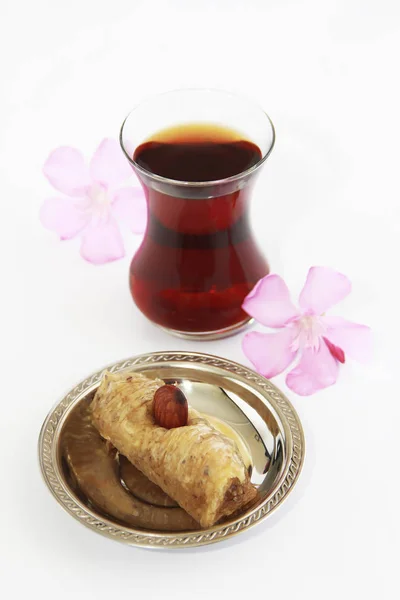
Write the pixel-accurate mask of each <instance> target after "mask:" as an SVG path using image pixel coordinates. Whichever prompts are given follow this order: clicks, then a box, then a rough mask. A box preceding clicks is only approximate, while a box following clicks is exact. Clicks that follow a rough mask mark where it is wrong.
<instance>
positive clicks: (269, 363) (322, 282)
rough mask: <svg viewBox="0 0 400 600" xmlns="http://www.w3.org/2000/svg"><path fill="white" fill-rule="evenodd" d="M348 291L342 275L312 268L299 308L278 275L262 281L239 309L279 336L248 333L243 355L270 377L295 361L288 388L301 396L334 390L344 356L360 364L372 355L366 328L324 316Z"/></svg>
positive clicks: (327, 269)
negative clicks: (328, 388) (327, 388)
mask: <svg viewBox="0 0 400 600" xmlns="http://www.w3.org/2000/svg"><path fill="white" fill-rule="evenodd" d="M350 291H351V283H350V281H349V280H348V279H347V277H346V276H345V275H342V274H341V273H337V272H336V271H334V270H333V269H330V268H327V267H311V269H310V270H309V272H308V275H307V279H306V283H305V285H304V287H303V290H302V292H301V294H300V297H299V308H297V307H296V306H295V305H294V304H293V303H292V301H291V298H290V293H289V290H288V288H287V286H286V284H285V282H284V281H283V279H282V278H281V277H280V276H279V275H267V276H266V277H264V278H263V279H260V281H259V282H258V283H257V284H256V286H255V287H254V288H253V290H252V291H251V292H250V294H248V296H246V298H245V300H244V302H243V310H245V311H246V312H247V313H248V314H249V315H251V316H252V317H254V318H255V319H256V320H257V321H259V323H261V324H262V325H265V326H266V327H270V328H273V329H277V331H276V332H274V333H259V332H257V331H254V332H251V333H248V334H246V335H245V336H244V339H243V351H244V353H245V355H246V356H247V358H248V359H249V360H250V361H251V362H252V363H253V365H254V366H255V368H256V369H257V371H258V372H259V373H261V374H262V375H264V377H268V378H271V377H275V375H279V374H280V373H282V371H284V370H285V369H286V368H287V367H288V366H289V365H290V364H291V363H292V362H293V361H294V360H295V359H296V358H297V359H298V362H297V364H296V366H295V367H294V368H293V369H292V370H291V371H290V372H289V373H288V374H287V376H286V384H287V386H288V387H289V388H290V389H291V390H293V391H294V392H296V393H297V394H299V395H301V396H308V395H311V394H313V393H314V392H316V391H318V390H321V389H323V388H325V387H328V386H330V385H333V384H334V383H335V382H336V380H337V377H338V373H339V366H340V364H341V363H342V364H343V363H344V362H345V360H346V357H349V358H354V359H355V360H359V361H362V362H364V361H368V360H369V359H370V355H371V332H370V329H369V327H366V326H365V325H359V324H357V323H352V322H351V321H346V320H345V319H342V317H334V316H326V315H325V312H326V311H327V310H329V309H330V308H331V307H332V306H334V305H335V304H337V303H338V302H340V301H341V300H343V298H345V297H346V296H347V295H348V294H349V293H350Z"/></svg>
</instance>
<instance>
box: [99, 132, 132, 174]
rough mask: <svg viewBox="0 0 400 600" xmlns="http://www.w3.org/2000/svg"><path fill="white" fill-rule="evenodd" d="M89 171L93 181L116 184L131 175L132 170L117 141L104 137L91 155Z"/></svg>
mask: <svg viewBox="0 0 400 600" xmlns="http://www.w3.org/2000/svg"><path fill="white" fill-rule="evenodd" d="M90 173H91V175H92V178H93V180H94V181H98V182H100V183H103V184H104V185H106V186H118V185H120V184H121V183H124V181H125V180H126V179H128V177H131V176H132V174H133V171H132V168H131V167H130V166H129V163H128V161H127V160H126V158H125V156H124V154H123V152H122V150H121V147H120V145H119V144H118V142H117V141H116V140H113V139H111V138H106V139H104V140H103V141H102V142H101V143H100V145H99V147H98V148H97V150H96V152H95V153H94V155H93V158H92V160H91V162H90Z"/></svg>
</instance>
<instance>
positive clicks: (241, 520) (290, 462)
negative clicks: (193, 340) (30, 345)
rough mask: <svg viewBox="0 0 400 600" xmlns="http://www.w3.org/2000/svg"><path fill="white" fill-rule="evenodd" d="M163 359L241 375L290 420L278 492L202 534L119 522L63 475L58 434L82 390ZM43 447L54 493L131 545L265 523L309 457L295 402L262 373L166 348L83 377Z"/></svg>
mask: <svg viewBox="0 0 400 600" xmlns="http://www.w3.org/2000/svg"><path fill="white" fill-rule="evenodd" d="M160 362H161V363H162V362H191V363H201V364H205V365H208V366H210V367H216V368H219V369H223V370H226V371H228V372H229V373H233V374H234V375H235V376H236V377H239V378H240V379H242V380H244V381H245V382H249V383H250V384H251V385H252V386H253V387H255V388H257V389H258V391H260V392H261V393H262V394H263V395H266V396H268V400H269V402H270V403H271V404H272V406H273V407H274V409H275V410H276V412H277V413H278V415H279V417H280V419H281V420H282V422H283V424H284V425H286V427H285V428H286V429H287V433H288V434H289V438H288V441H289V444H288V446H289V449H290V453H289V455H288V457H287V461H286V462H287V464H286V468H285V471H284V473H283V476H282V478H281V480H280V482H279V483H278V484H277V486H276V488H275V489H274V490H273V493H272V494H271V495H270V496H268V497H266V498H265V499H264V500H263V502H262V504H261V505H259V506H257V507H255V508H254V509H253V510H252V511H251V512H250V513H247V514H246V515H244V516H243V517H238V518H237V519H236V520H235V521H234V522H233V523H232V522H231V523H227V524H226V525H222V526H221V525H216V526H214V527H212V528H210V529H207V530H205V531H204V532H200V533H189V532H188V533H185V532H183V533H181V534H176V533H165V532H163V533H157V532H146V533H143V532H142V531H141V530H135V529H133V528H127V527H124V526H122V525H121V526H120V525H117V524H115V523H114V522H112V521H109V520H107V519H106V518H102V519H100V518H99V517H98V515H96V514H95V513H93V512H91V511H90V509H89V508H88V507H86V506H85V505H83V504H81V503H80V502H79V500H78V499H77V498H76V497H75V496H74V495H72V494H71V493H70V491H69V490H68V488H67V487H65V485H64V483H63V480H62V478H61V477H60V474H59V469H58V465H57V457H56V450H57V440H58V433H59V431H60V429H61V426H62V423H63V421H64V418H65V416H66V415H67V413H68V412H69V409H70V407H71V406H72V405H73V404H75V403H76V402H77V401H78V400H79V398H80V397H81V396H82V394H85V393H87V392H89V391H90V390H91V388H93V387H95V386H96V385H97V384H98V383H99V382H100V380H101V377H102V375H103V373H104V371H105V370H109V371H113V372H118V371H123V370H127V369H129V368H131V367H133V366H135V367H137V366H138V365H149V364H155V363H160ZM38 452H39V463H40V469H41V472H42V476H43V479H44V481H45V483H46V485H47V487H48V488H49V490H50V492H51V493H52V494H53V496H54V497H55V498H56V500H57V501H58V503H59V504H60V505H61V506H62V507H63V508H64V509H65V510H66V511H67V512H68V513H69V514H71V515H72V516H73V517H74V518H75V519H77V520H78V521H80V522H81V523H83V524H84V525H86V526H87V527H89V528H90V529H92V530H94V531H96V532H98V533H101V534H103V535H104V536H106V537H108V538H111V539H116V540H118V541H120V542H123V543H126V544H128V545H134V546H141V547H147V548H188V547H194V546H201V545H204V544H211V543H215V542H219V541H222V540H225V539H228V538H230V537H232V536H234V535H236V534H238V533H240V532H241V531H245V530H247V529H249V528H250V527H253V526H254V525H256V524H258V523H261V522H262V521H263V520H264V519H266V518H267V517H268V516H269V515H270V514H271V513H272V512H273V511H275V510H276V509H277V508H278V507H279V506H280V505H281V504H282V502H283V501H284V500H285V499H286V497H287V496H288V494H289V493H290V492H291V490H292V488H293V487H294V484H295V483H296V482H297V479H298V477H299V475H300V472H301V469H302V466H303V463H304V456H305V439H304V432H303V427H302V425H301V422H300V419H299V417H298V415H297V413H296V411H295V409H294V408H293V406H292V404H291V403H290V401H289V400H288V399H287V398H286V396H285V395H284V394H283V393H282V392H281V391H280V390H279V389H278V388H277V387H276V386H275V385H274V384H273V383H271V382H270V381H269V380H268V379H266V378H265V377H263V376H262V375H259V374H258V373H256V372H255V371H253V370H252V369H249V368H248V367H245V366H243V365H241V364H239V363H237V362H234V361H231V360H229V359H226V358H222V357H219V356H215V355H212V354H204V353H201V352H185V353H183V352H177V351H163V352H151V353H146V354H140V355H137V356H134V357H132V358H128V359H125V360H122V361H118V362H115V363H112V364H110V365H108V366H106V367H104V368H102V369H101V370H99V371H96V372H95V373H93V374H92V375H90V376H89V377H87V378H85V379H84V380H82V381H80V382H79V383H78V384H77V385H76V386H75V387H74V388H73V389H72V390H70V391H69V392H68V393H67V394H66V395H65V396H64V397H63V398H62V399H61V400H60V401H59V402H58V403H57V404H56V405H55V406H54V407H53V408H52V410H51V411H50V412H49V414H48V415H47V417H46V419H45V421H44V423H43V425H42V428H41V431H40V435H39V443H38Z"/></svg>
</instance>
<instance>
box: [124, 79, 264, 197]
mask: <svg viewBox="0 0 400 600" xmlns="http://www.w3.org/2000/svg"><path fill="white" fill-rule="evenodd" d="M179 92H211V93H218V94H225V95H226V96H227V97H228V96H231V97H233V98H237V99H241V100H244V101H246V102H247V103H248V104H249V105H252V106H253V108H256V109H258V110H260V111H261V112H262V113H263V115H264V116H265V117H266V118H267V121H268V123H269V126H270V127H271V134H272V139H271V143H270V146H269V148H268V150H267V151H266V153H265V154H264V156H262V157H261V158H260V160H259V161H258V162H256V164H255V165H253V166H251V167H249V168H248V169H246V170H245V171H241V172H240V173H237V174H236V175H231V176H230V177H224V178H223V179H211V180H208V181H183V180H181V179H171V178H169V177H163V176H162V175H157V174H156V173H153V172H152V171H148V170H147V169H144V168H143V167H142V166H141V165H139V163H137V162H136V161H135V160H134V159H133V157H132V156H130V155H129V154H128V152H127V151H126V149H125V145H124V141H123V133H124V127H125V124H126V122H127V120H128V119H129V117H130V116H131V115H132V113H134V112H135V110H137V109H138V108H139V107H140V106H142V105H143V104H145V103H146V102H148V101H150V100H153V99H155V98H161V97H162V96H166V95H168V94H176V93H179ZM275 138H276V136H275V127H274V124H273V122H272V120H271V118H270V117H269V115H268V114H267V113H266V112H265V110H264V109H263V108H262V107H261V106H260V105H259V104H257V103H256V102H253V101H252V100H251V99H249V98H247V97H246V96H244V95H241V94H237V93H235V92H228V91H226V90H219V89H214V88H179V89H175V90H168V91H166V92H161V93H159V94H152V95H151V96H148V97H147V98H145V99H144V100H142V101H141V102H138V104H136V105H135V106H134V107H133V108H132V109H131V110H130V111H129V113H128V114H127V115H126V117H125V119H124V120H123V122H122V125H121V129H120V133H119V143H120V146H121V149H122V151H123V153H124V154H125V156H126V158H127V159H128V161H129V162H130V164H131V165H133V166H134V168H135V169H136V170H137V171H138V172H139V173H141V174H142V175H144V176H145V177H149V178H150V179H153V180H154V181H157V182H159V183H164V184H169V185H174V186H178V187H198V188H205V187H209V186H215V185H222V184H224V183H230V182H234V181H238V180H240V179H242V178H244V177H246V176H248V175H251V174H252V173H254V172H255V171H257V170H258V169H259V168H260V167H261V165H263V164H264V163H265V161H266V160H267V158H268V157H269V155H270V154H271V152H272V149H273V147H274V145H275Z"/></svg>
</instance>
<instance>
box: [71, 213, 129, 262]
mask: <svg viewBox="0 0 400 600" xmlns="http://www.w3.org/2000/svg"><path fill="white" fill-rule="evenodd" d="M81 255H82V257H83V258H84V259H85V260H87V261H89V262H91V263H93V264H94V265H102V264H104V263H107V262H110V261H112V260H117V259H118V258H122V257H123V256H124V255H125V250H124V244H123V241H122V237H121V233H120V231H119V228H118V225H117V223H116V221H115V219H114V218H113V217H112V216H111V215H109V216H108V218H107V219H106V220H101V221H95V220H93V221H92V222H91V223H90V225H89V227H88V228H87V229H86V230H85V232H84V234H83V236H82V245H81Z"/></svg>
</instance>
